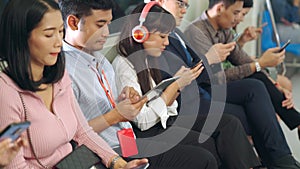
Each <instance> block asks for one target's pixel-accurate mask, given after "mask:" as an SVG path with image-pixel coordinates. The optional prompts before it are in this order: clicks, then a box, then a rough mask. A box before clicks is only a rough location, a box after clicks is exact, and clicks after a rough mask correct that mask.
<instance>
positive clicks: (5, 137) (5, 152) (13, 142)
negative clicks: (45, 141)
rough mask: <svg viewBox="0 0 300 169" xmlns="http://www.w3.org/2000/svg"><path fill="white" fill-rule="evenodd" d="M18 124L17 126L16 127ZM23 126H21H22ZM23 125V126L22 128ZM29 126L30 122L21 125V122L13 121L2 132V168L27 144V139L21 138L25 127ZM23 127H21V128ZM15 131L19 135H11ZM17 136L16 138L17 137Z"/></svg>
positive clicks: (0, 144)
mask: <svg viewBox="0 0 300 169" xmlns="http://www.w3.org/2000/svg"><path fill="white" fill-rule="evenodd" d="M15 124H17V125H15ZM16 126H17V127H16ZM20 126H21V127H20ZM22 127H23V128H22ZM28 127H29V125H28V123H26V124H25V126H24V124H22V123H21V125H20V123H13V124H11V125H9V126H8V127H6V128H5V129H4V130H3V131H2V132H1V136H0V137H1V139H0V168H2V167H5V166H6V165H8V164H9V163H10V161H11V160H12V159H13V158H14V157H15V156H16V155H17V153H18V152H19V150H20V148H21V147H23V146H27V141H25V140H24V139H23V138H21V137H20V136H21V134H22V133H23V131H24V130H25V129H27V128H28ZM20 128H21V129H20ZM8 133H14V134H15V135H16V134H18V136H17V137H15V136H11V134H8ZM15 138H16V139H15Z"/></svg>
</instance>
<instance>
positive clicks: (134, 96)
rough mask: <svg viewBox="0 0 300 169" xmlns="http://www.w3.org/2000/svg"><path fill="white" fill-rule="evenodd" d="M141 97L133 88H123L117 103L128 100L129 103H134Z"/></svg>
mask: <svg viewBox="0 0 300 169" xmlns="http://www.w3.org/2000/svg"><path fill="white" fill-rule="evenodd" d="M140 98H141V96H140V95H139V93H138V92H137V91H136V90H135V89H134V88H133V87H128V86H126V87H124V88H123V90H122V92H121V94H120V95H119V97H118V101H119V102H120V101H123V100H125V99H130V101H131V103H136V102H137V101H139V100H140Z"/></svg>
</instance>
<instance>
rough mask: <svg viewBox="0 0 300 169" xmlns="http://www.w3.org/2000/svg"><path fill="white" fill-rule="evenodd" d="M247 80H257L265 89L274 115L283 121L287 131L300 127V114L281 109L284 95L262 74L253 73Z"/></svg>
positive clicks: (292, 110) (295, 111)
mask: <svg viewBox="0 0 300 169" xmlns="http://www.w3.org/2000/svg"><path fill="white" fill-rule="evenodd" d="M249 78H254V79H258V80H260V81H261V82H263V84H264V85H265V87H266V88H267V91H268V94H269V96H270V98H271V101H272V103H273V106H274V108H275V111H276V113H277V114H278V115H279V116H280V118H281V119H282V120H283V121H284V123H285V124H286V125H287V126H288V127H289V129H291V130H292V129H294V128H296V127H298V126H299V125H300V113H299V112H297V110H295V109H294V108H291V109H287V108H285V107H282V106H281V104H282V101H283V100H285V97H284V94H283V93H281V92H280V91H279V90H278V89H277V87H276V86H275V85H274V84H273V83H272V82H271V81H270V79H269V78H268V77H267V76H266V75H265V74H264V73H262V72H259V73H254V74H253V75H251V76H250V77H249Z"/></svg>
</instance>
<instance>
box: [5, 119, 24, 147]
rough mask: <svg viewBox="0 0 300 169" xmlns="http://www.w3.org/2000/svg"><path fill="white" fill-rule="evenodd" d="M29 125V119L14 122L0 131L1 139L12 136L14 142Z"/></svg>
mask: <svg viewBox="0 0 300 169" xmlns="http://www.w3.org/2000/svg"><path fill="white" fill-rule="evenodd" d="M29 126H30V122H29V121H25V122H20V123H12V124H10V125H9V126H7V127H6V128H5V129H4V130H3V131H2V132H1V133H0V140H3V139H6V138H11V140H12V142H14V141H15V140H17V139H18V138H19V137H20V136H21V134H22V133H23V132H24V131H25V130H26V129H27V128H28V127H29Z"/></svg>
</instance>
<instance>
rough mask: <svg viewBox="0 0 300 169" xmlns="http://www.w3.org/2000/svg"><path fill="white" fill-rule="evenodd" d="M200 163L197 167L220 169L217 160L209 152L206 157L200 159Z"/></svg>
mask: <svg viewBox="0 0 300 169" xmlns="http://www.w3.org/2000/svg"><path fill="white" fill-rule="evenodd" d="M198 163H199V164H197V166H203V168H205V169H213V168H215V169H217V168H219V167H218V162H217V160H216V159H215V157H214V156H213V155H212V154H211V153H210V152H207V153H206V154H205V155H204V156H201V157H200V159H198ZM203 163H204V165H203Z"/></svg>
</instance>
